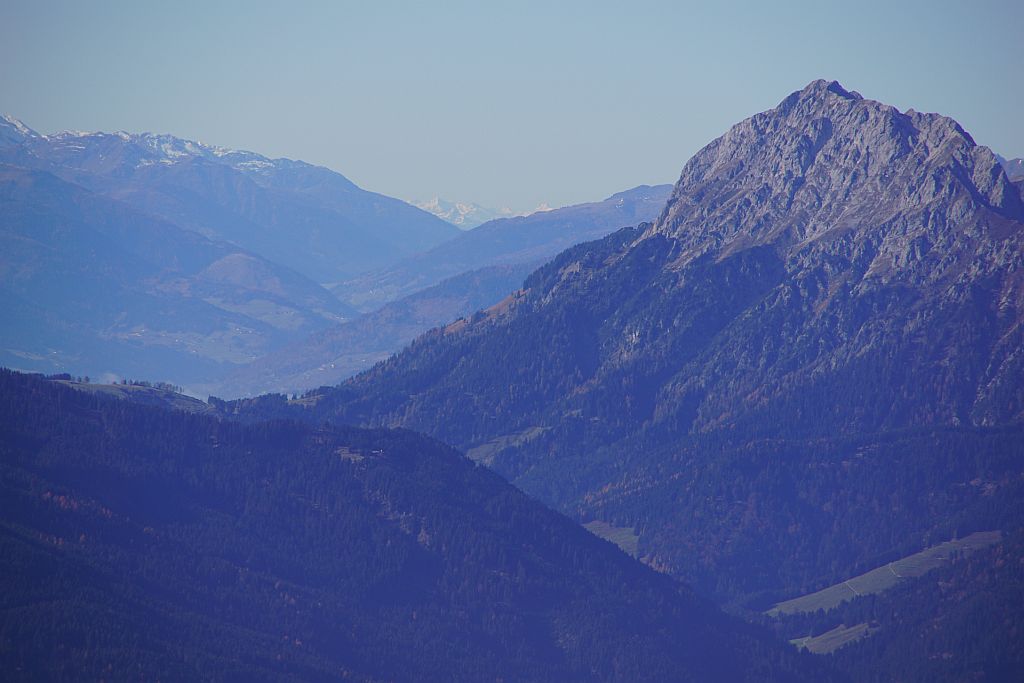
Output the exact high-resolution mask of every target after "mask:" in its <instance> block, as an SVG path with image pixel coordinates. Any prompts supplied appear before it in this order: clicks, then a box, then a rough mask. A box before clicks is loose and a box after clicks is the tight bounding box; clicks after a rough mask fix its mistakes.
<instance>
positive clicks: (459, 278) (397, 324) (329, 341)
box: [203, 264, 539, 398]
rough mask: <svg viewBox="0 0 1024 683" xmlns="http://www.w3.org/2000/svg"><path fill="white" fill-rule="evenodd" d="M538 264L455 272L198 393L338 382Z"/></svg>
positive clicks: (491, 296)
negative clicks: (434, 283) (461, 272)
mask: <svg viewBox="0 0 1024 683" xmlns="http://www.w3.org/2000/svg"><path fill="white" fill-rule="evenodd" d="M537 265H539V264H516V265H508V266H488V267H487V268H481V269H479V270H474V271H470V272H468V273H463V274H461V275H456V276H455V277H452V278H449V279H447V280H444V281H443V282H441V283H439V284H436V285H434V286H432V287H428V288H427V289H424V290H422V291H420V292H416V293H415V294H410V295H409V296H407V297H405V298H404V299H400V300H398V301H393V302H391V303H389V304H387V305H385V306H383V307H382V308H380V309H378V310H376V311H373V312H371V313H367V314H365V315H363V316H362V317H359V318H357V319H355V320H353V321H350V322H345V323H340V324H337V325H333V326H331V327H329V328H327V329H325V330H323V331H322V332H316V333H314V334H313V335H311V336H310V337H308V338H306V339H304V340H302V341H299V342H296V343H293V344H289V345H288V346H286V347H284V348H281V349H276V350H274V351H273V352H271V353H269V354H267V355H266V356H263V357H261V358H258V359H256V360H255V361H253V362H252V363H249V364H247V365H245V366H243V367H241V368H239V369H238V370H236V371H234V372H232V373H231V374H230V375H229V376H228V377H225V378H224V379H223V380H222V381H220V382H217V383H215V384H212V385H210V386H209V387H207V390H206V391H204V392H203V393H207V394H212V395H215V396H219V397H221V398H234V397H236V396H255V395H257V394H262V393H268V392H274V393H293V392H296V391H303V390H306V389H314V388H316V387H321V386H325V385H331V384H337V383H339V382H341V381H342V380H345V379H348V378H349V377H351V376H352V375H354V374H356V373H357V372H361V371H363V370H366V369H368V368H370V367H371V366H373V365H375V364H376V363H378V362H380V361H382V360H384V359H386V358H387V357H388V356H390V355H391V354H393V353H395V352H396V351H398V350H400V349H401V348H402V347H403V346H405V345H406V344H408V343H409V342H410V341H412V340H413V339H415V338H416V337H418V336H419V335H420V334H422V333H423V332H425V331H426V330H429V329H431V328H434V327H437V326H439V325H444V324H445V323H450V322H453V321H455V320H456V319H458V318H461V317H464V316H468V315H470V314H472V313H475V312H476V311H479V310H480V309H482V308H485V307H488V306H491V305H492V304H495V303H497V302H499V301H501V300H502V299H503V298H505V297H507V296H508V295H509V294H511V293H512V292H513V291H515V290H517V289H519V287H520V286H521V285H522V283H523V279H524V278H525V277H526V276H527V275H528V274H529V273H530V271H532V270H533V269H534V268H535V267H536V266H537Z"/></svg>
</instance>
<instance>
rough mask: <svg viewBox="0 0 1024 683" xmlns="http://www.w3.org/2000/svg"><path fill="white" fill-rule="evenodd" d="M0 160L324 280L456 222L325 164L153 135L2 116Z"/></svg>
mask: <svg viewBox="0 0 1024 683" xmlns="http://www.w3.org/2000/svg"><path fill="white" fill-rule="evenodd" d="M0 163H8V164H12V165H15V166H20V167H23V168H31V169H36V170H41V171H47V172H49V173H53V174H54V175H56V176H58V177H59V178H61V179H63V180H65V181H68V182H71V183H74V184H75V185H79V186H81V187H83V188H85V189H87V190H90V191H92V192H96V193H99V194H103V195H106V196H108V197H110V198H113V199H117V200H119V201H123V202H127V203H129V204H131V205H132V206H133V207H135V208H136V209H139V210H142V211H143V212H145V213H147V214H150V215H154V216H158V217H160V218H163V219H165V220H168V221H171V222H173V223H175V224H177V225H179V226H181V227H183V228H186V229H188V230H192V231H194V232H198V233H200V234H201V235H204V236H205V237H208V238H211V239H215V240H224V241H228V242H232V243H235V244H237V245H239V246H241V247H243V248H245V249H248V250H251V251H254V252H256V253H258V254H261V255H263V256H266V257H267V258H271V259H272V260H274V261H276V262H278V263H282V264H284V265H287V266H289V267H290V268H292V269H294V270H297V271H299V272H301V273H303V274H305V275H307V276H308V277H311V278H312V279H314V280H316V281H318V282H335V281H338V280H341V279H343V278H345V277H348V276H351V275H353V274H356V273H359V272H361V271H367V270H371V269H373V268H376V267H381V266H386V265H389V264H390V263H393V262H395V261H397V260H398V259H400V258H402V257H404V256H408V255H410V254H412V253H416V252H418V251H423V250H426V249H430V248H432V247H434V246H436V245H437V244H440V243H441V242H443V241H445V240H447V239H450V238H452V237H454V236H455V235H457V234H458V231H457V230H456V229H455V228H453V227H452V226H451V225H450V224H448V223H446V222H444V221H442V220H440V219H438V218H437V217H436V216H433V215H430V214H429V213H427V212H425V211H421V210H420V209H417V208H415V207H412V206H410V205H409V204H407V203H406V202H403V201H401V200H398V199H394V198H392V197H387V196H384V195H381V194H377V193H375V192H368V191H366V190H363V189H362V188H360V187H358V186H357V185H356V184H355V183H353V182H352V181H350V180H349V179H348V178H346V177H345V176H343V175H341V174H340V173H337V172H336V171H333V170H331V169H328V168H324V167H322V166H314V165H312V164H308V163H305V162H303V161H294V160H291V159H271V158H269V157H266V156H263V155H262V154H257V153H255V152H247V151H239V150H233V149H227V148H224V147H219V146H215V145H209V144H206V143H202V142H197V141H194V140H187V139H183V138H179V137H175V136H173V135H162V134H155V133H126V132H123V131H121V132H116V133H83V132H77V131H65V132H61V133H55V134H52V135H40V134H38V133H36V132H35V131H33V130H32V129H31V128H29V127H28V126H26V125H25V124H24V123H22V122H20V121H18V120H17V119H15V118H13V117H10V116H8V117H4V118H3V119H2V120H0Z"/></svg>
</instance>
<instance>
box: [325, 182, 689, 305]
mask: <svg viewBox="0 0 1024 683" xmlns="http://www.w3.org/2000/svg"><path fill="white" fill-rule="evenodd" d="M671 190H672V188H671V186H669V185H655V186H653V187H652V186H649V185H640V186H639V187H634V188H633V189H631V190H626V191H625V192H618V193H616V194H613V195H612V196H611V197H608V198H607V199H605V200H603V201H600V202H590V203H588V204H577V205H575V206H566V207H563V208H560V209H553V210H550V211H538V212H536V213H532V214H530V215H529V216H521V217H517V218H502V219H498V220H493V221H489V222H487V223H484V224H483V225H480V226H478V227H476V228H474V229H472V230H470V231H468V232H466V233H464V234H462V235H459V236H458V237H457V238H455V239H452V240H449V241H448V242H445V243H444V244H441V245H439V246H437V247H436V248H434V249H431V250H429V251H427V252H424V253H422V254H416V255H415V256H411V257H409V258H407V259H405V260H403V261H401V262H400V263H398V264H396V265H394V266H392V267H389V268H385V269H383V270H381V271H377V272H373V273H368V274H366V275H362V276H360V277H358V278H354V279H352V280H350V281H347V282H343V283H341V284H339V285H337V286H336V287H334V288H333V291H334V293H335V294H336V295H337V296H338V298H340V299H341V300H342V301H345V302H346V303H348V304H350V305H352V306H354V307H355V308H357V309H359V310H361V311H369V310H375V309H377V308H379V307H380V306H382V305H383V304H385V303H387V302H389V301H395V300H398V299H401V298H404V297H406V296H409V295H410V294H413V293H415V292H418V291H420V290H422V289H425V288H427V287H430V286H432V285H435V284H437V283H439V282H441V281H443V280H446V279H448V278H451V277H454V276H456V275H459V274H461V273H465V272H468V271H470V270H476V269H478V268H483V267H485V266H498V265H502V266H507V265H521V264H528V263H540V262H543V261H546V260H548V259H549V258H551V257H552V256H554V255H555V254H557V253H559V252H560V251H562V250H564V249H567V248H569V247H571V246H572V245H574V244H579V243H580V242H586V241H587V240H594V239H599V238H601V237H604V236H605V235H607V234H608V233H610V232H612V231H614V230H618V229H619V228H621V227H623V226H626V225H636V224H637V223H640V222H643V221H650V220H654V218H655V217H656V216H657V215H658V214H659V213H660V212H661V210H662V209H663V208H664V206H665V201H666V200H667V199H668V196H669V193H670V192H671Z"/></svg>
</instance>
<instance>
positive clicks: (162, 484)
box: [0, 371, 830, 682]
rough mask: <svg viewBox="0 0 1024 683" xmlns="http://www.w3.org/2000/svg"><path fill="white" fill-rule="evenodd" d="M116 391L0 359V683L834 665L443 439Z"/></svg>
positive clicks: (692, 675)
mask: <svg viewBox="0 0 1024 683" xmlns="http://www.w3.org/2000/svg"><path fill="white" fill-rule="evenodd" d="M127 398H129V400H118V399H115V398H111V397H105V396H101V395H98V394H95V393H89V392H84V391H76V390H74V389H72V388H70V387H68V386H64V385H62V384H58V383H56V382H52V381H47V380H43V379H41V378H39V377H31V376H26V375H18V374H15V373H11V372H8V371H0V444H3V447H2V453H3V458H2V459H0V494H2V495H0V501H2V502H0V548H2V552H0V558H2V559H0V579H2V582H3V586H4V590H3V591H2V593H0V644H2V646H0V666H2V668H3V671H4V678H5V680H10V681H20V680H26V681H28V680H31V681H43V680H67V679H69V678H71V679H76V680H80V679H100V678H102V679H106V680H133V679H142V680H207V681H221V680H224V681H226V680H231V681H264V680H266V681H270V680H273V681H329V680H342V679H344V680H354V681H467V682H468V681H495V680H508V681H559V682H562V681H624V682H625V681H724V680H728V681H743V680H747V681H800V680H807V681H819V680H828V679H829V678H830V676H829V674H828V672H827V671H825V670H824V669H822V668H821V666H820V664H819V663H818V662H815V661H811V658H810V657H808V656H802V655H799V654H797V653H796V652H795V651H792V650H790V649H789V648H786V647H785V646H784V645H783V644H782V643H781V642H779V641H776V640H774V639H772V638H771V636H770V634H769V633H768V631H766V630H760V629H757V628H753V627H751V626H749V625H746V624H743V623H742V622H739V621H737V620H734V619H732V618H730V617H726V616H725V615H724V614H722V613H721V612H719V611H717V610H716V609H715V608H713V607H712V606H711V605H709V604H708V603H706V602H704V601H702V600H699V599H697V598H695V597H694V596H693V595H692V594H691V593H690V592H689V591H688V590H687V589H685V588H683V587H682V586H681V585H680V584H678V583H676V582H675V581H673V580H671V579H669V578H668V577H665V576H662V575H659V574H657V573H656V572H654V571H652V570H650V569H649V568H647V567H644V566H643V565H641V564H639V563H638V562H636V561H634V560H632V559H631V558H629V557H627V556H626V555H624V554H622V553H620V552H619V551H618V550H617V549H616V548H615V547H614V546H612V545H611V544H609V543H607V542H605V541H602V540H600V539H598V538H596V537H594V536H592V535H590V534H589V533H588V532H586V531H585V530H583V529H582V528H580V527H579V526H578V525H576V524H575V523H573V522H572V521H570V520H568V519H566V518H564V517H562V516H561V515H559V514H557V513H555V512H552V511H550V510H548V509H547V508H545V507H543V506H542V505H540V504H538V503H536V502H534V501H532V500H531V499H530V498H528V497H527V496H525V495H524V494H522V493H521V492H519V491H517V490H516V489H514V488H513V487H511V486H510V485H508V484H507V483H505V482H504V481H503V480H502V479H501V478H500V477H498V476H496V475H495V474H494V473H492V472H489V471H488V470H487V469H485V468H482V467H479V466H476V465H474V464H473V463H472V462H470V461H469V460H466V459H465V458H464V457H462V456H461V455H460V454H458V453H457V452H455V451H453V450H452V449H450V448H448V447H446V446H443V445H441V444H439V443H437V442H434V441H431V440H429V439H426V438H424V437H420V436H418V435H415V434H412V433H410V432H405V431H395V432H389V431H384V430H376V431H364V430H358V429H344V428H320V429H316V428H313V427H307V426H304V425H301V424H298V423H288V422H273V423H261V424H254V425H242V424H239V423H236V422H223V421H219V420H217V419H214V418H211V417H209V416H204V415H198V414H194V413H186V412H180V411H170V410H166V409H162V408H156V407H153V406H141V405H135V404H134V403H132V402H131V400H130V397H127Z"/></svg>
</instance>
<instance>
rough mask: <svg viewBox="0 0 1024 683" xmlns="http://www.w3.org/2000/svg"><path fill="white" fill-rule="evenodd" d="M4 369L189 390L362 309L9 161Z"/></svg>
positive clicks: (3, 224) (1, 261)
mask: <svg viewBox="0 0 1024 683" xmlns="http://www.w3.org/2000/svg"><path fill="white" fill-rule="evenodd" d="M0 300H2V302H3V305H2V306H0V321H2V322H0V365H6V366H8V367H13V368H23V369H30V370H38V371H45V372H61V371H69V372H72V373H75V374H91V375H94V376H99V375H101V374H104V373H115V374H118V375H129V376H135V377H145V378H150V379H155V380H168V381H173V382H175V383H178V384H188V383H192V382H195V381H197V380H201V379H205V380H208V379H209V378H210V377H211V376H217V375H219V374H223V373H224V372H226V371H227V370H228V369H230V368H231V367H232V366H233V365H236V364H240V363H244V362H247V361H250V360H252V359H253V358H256V357H257V356H261V355H263V354H265V353H266V352H268V351H269V350H271V349H273V348H275V347H277V346H279V345H280V344H282V343H283V342H285V341H286V340H288V339H296V338H301V337H304V336H306V335H308V334H310V333H312V332H314V331H316V330H319V329H322V328H324V327H326V326H328V325H330V324H332V323H336V322H340V321H343V320H345V319H348V318H351V317H354V315H355V313H354V311H352V310H351V309H349V308H347V307H346V306H345V305H344V304H341V303H340V302H338V301H337V300H336V299H335V298H334V297H333V296H331V295H330V293H329V292H327V291H326V290H324V289H323V288H322V287H320V286H319V285H317V284H316V283H315V282H312V281H311V280H309V279H307V278H306V277H304V276H302V275H300V274H299V273H296V272H294V271H292V270H289V269H288V268H286V267H284V266H281V265H278V264H275V263H272V262H270V261H267V260H266V259H264V258H261V257H260V256H258V255H256V254H253V253H251V252H248V251H245V250H243V249H240V248H239V247H237V246H234V245H231V244H228V243H226V242H219V241H212V240H210V239H208V238H206V237H203V236H202V235H199V234H198V233H195V232H192V231H189V230H184V229H182V228H180V227H178V226H176V225H174V224H172V223H169V222H167V221H165V220H162V219H159V218H154V217H152V216H149V215H146V214H143V213H140V212H139V211H137V210H136V209H134V208H132V207H131V206H129V205H128V204H126V203H124V202H120V201H116V200H113V199H110V198H109V197H106V196H102V195H99V194H96V193H93V192H90V191H88V190H86V189H84V188H82V187H79V186H77V185H74V184H72V183H69V182H66V181H64V180H61V179H60V178H57V177H56V176H54V175H53V174H51V173H48V172H46V171H37V170H29V169H25V168H20V167H15V166H9V165H6V164H0Z"/></svg>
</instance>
